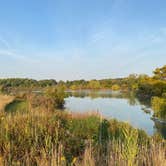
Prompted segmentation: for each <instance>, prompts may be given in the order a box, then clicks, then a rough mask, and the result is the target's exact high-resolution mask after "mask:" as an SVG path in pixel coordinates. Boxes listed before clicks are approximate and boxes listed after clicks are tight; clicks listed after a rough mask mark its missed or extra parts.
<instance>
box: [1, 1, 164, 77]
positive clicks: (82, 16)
mask: <svg viewBox="0 0 166 166" xmlns="http://www.w3.org/2000/svg"><path fill="white" fill-rule="evenodd" d="M165 9H166V1H165V0H14V1H12V0H5V1H3V0H0V77H28V78H36V79H47V78H54V79H57V80H67V79H68V80H73V79H101V78H110V77H123V76H127V75H129V74H130V73H138V74H139V73H146V74H151V73H152V70H153V69H154V68H156V67H160V66H162V65H164V64H166V10H165Z"/></svg>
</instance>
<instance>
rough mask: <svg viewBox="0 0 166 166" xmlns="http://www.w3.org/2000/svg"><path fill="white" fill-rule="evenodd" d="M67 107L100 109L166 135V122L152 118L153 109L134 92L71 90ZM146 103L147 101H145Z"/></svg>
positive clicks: (152, 132) (80, 110)
mask: <svg viewBox="0 0 166 166" xmlns="http://www.w3.org/2000/svg"><path fill="white" fill-rule="evenodd" d="M68 95H69V96H68V97H67V98H66V99H65V100H66V104H65V107H66V109H67V110H69V111H72V112H88V111H98V112H99V113H101V114H102V115H103V116H104V117H106V118H116V119H117V120H119V121H125V122H128V123H130V124H131V125H132V126H133V127H136V128H139V129H143V130H145V131H146V132H147V133H148V134H149V135H153V134H154V133H156V132H158V133H160V134H162V135H163V136H164V137H165V136H166V124H163V123H159V122H156V121H153V120H152V119H151V117H152V115H153V110H152V109H151V108H150V107H149V106H148V105H145V104H143V103H141V102H140V101H139V100H138V99H137V98H135V97H134V95H132V94H130V95H129V94H123V93H120V92H113V91H95V92H94V91H88V90H86V91H85V90H84V91H69V92H68ZM144 103H146V102H144Z"/></svg>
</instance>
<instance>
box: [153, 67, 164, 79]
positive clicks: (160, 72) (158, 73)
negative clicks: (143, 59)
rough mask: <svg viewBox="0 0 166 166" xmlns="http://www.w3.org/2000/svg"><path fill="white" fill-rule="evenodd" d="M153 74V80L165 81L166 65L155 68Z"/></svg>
mask: <svg viewBox="0 0 166 166" xmlns="http://www.w3.org/2000/svg"><path fill="white" fill-rule="evenodd" d="M153 73H154V78H155V79H160V80H166V65H165V66H163V67H161V68H156V69H155V70H154V72H153Z"/></svg>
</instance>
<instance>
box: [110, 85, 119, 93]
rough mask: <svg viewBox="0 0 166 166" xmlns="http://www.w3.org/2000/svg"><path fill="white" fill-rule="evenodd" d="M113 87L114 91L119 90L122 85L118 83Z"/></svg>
mask: <svg viewBox="0 0 166 166" xmlns="http://www.w3.org/2000/svg"><path fill="white" fill-rule="evenodd" d="M111 89H112V90H114V91H117V90H120V86H119V85H117V84H114V85H113V86H112V88H111Z"/></svg>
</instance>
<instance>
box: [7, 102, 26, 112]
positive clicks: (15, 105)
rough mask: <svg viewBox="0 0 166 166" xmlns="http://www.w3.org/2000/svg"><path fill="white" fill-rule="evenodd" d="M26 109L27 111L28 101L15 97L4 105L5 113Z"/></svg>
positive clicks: (24, 110)
mask: <svg viewBox="0 0 166 166" xmlns="http://www.w3.org/2000/svg"><path fill="white" fill-rule="evenodd" d="M27 111H28V102H27V101H25V100H20V99H15V100H14V101H13V102H11V103H9V104H8V105H6V107H5V112H7V113H14V112H27Z"/></svg>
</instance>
